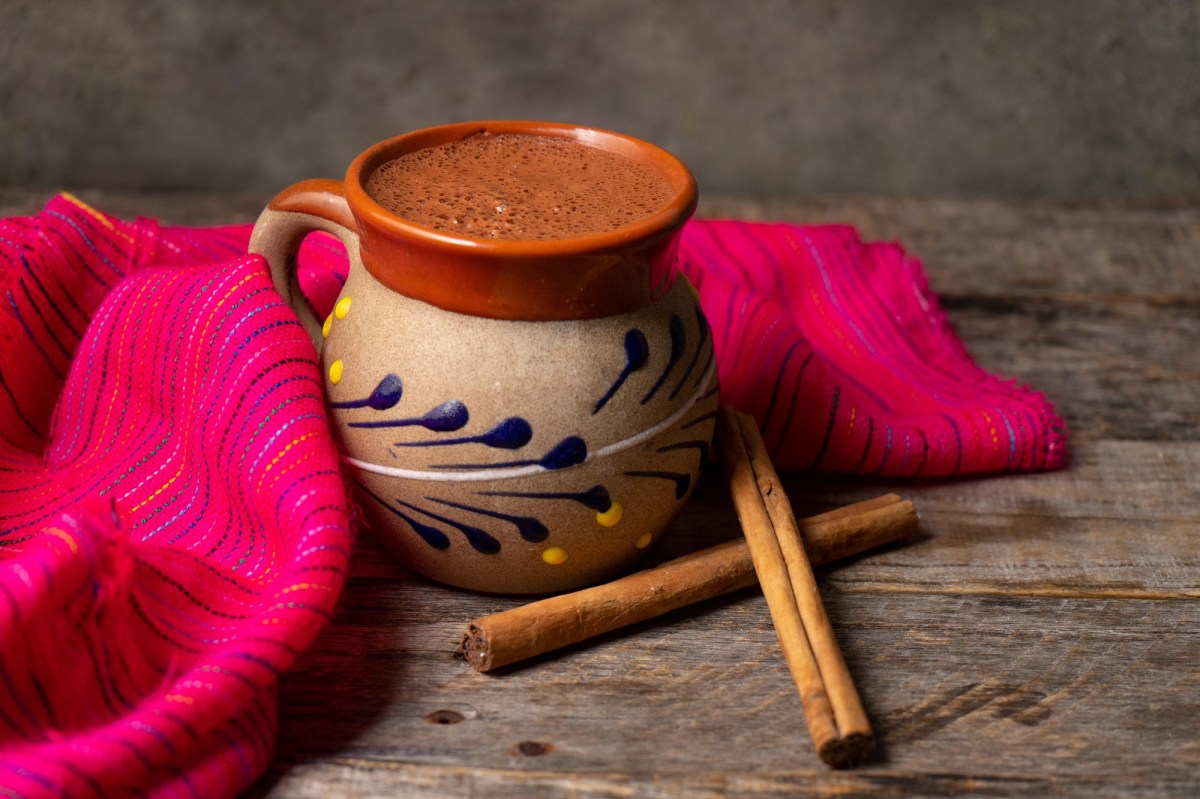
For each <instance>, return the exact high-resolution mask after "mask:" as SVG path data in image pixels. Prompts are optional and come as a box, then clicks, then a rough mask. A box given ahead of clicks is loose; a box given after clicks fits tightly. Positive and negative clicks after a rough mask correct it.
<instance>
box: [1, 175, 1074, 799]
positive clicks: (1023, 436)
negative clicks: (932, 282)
mask: <svg viewBox="0 0 1200 799" xmlns="http://www.w3.org/2000/svg"><path fill="white" fill-rule="evenodd" d="M249 234H250V226H249V225H239V226H230V227H221V228H207V229H188V228H176V227H164V226H159V225H158V224H156V223H155V222H153V221H151V220H144V219H143V220H138V221H136V222H123V221H121V220H118V219H115V218H112V217H110V216H107V215H105V214H102V213H100V212H98V211H96V210H94V209H92V208H89V207H88V206H86V205H84V204H83V203H80V202H79V201H78V200H76V199H74V198H71V197H68V196H63V197H58V198H55V199H54V200H52V201H51V202H50V203H49V205H47V207H46V208H45V210H44V211H42V212H41V213H39V214H37V215H35V216H32V217H26V218H15V219H9V220H4V221H2V222H0V606H3V607H0V786H4V787H6V788H8V789H9V792H10V793H12V794H13V795H18V796H25V797H30V796H93V795H95V796H120V795H142V796H164V797H165V796H189V797H197V796H200V797H220V796H230V795H233V794H236V793H237V792H239V791H241V790H242V789H244V788H245V787H247V786H248V785H249V784H250V783H251V782H252V781H253V780H254V779H255V778H256V777H257V775H258V774H260V773H261V771H262V770H263V769H264V768H265V767H266V764H267V762H268V759H269V758H270V754H271V751H272V747H273V743H274V733H275V725H276V722H275V718H276V716H275V712H276V707H275V689H276V687H277V685H278V680H279V678H280V676H281V675H282V674H283V673H284V672H285V671H286V670H287V669H288V668H289V666H290V665H291V664H292V663H293V661H294V660H295V658H296V657H297V656H298V655H299V654H300V653H301V652H302V651H303V650H304V649H305V648H306V647H307V646H308V645H309V644H310V643H311V642H312V640H313V637H314V636H315V635H316V633H317V632H318V631H319V630H320V628H321V627H322V625H323V624H324V623H325V622H326V621H327V620H328V618H329V615H330V612H331V610H332V608H333V606H334V603H335V602H336V600H337V597H338V594H339V592H340V590H341V586H342V582H343V580H344V576H345V572H346V567H347V561H348V557H349V551H350V547H351V544H352V529H351V516H350V512H349V507H350V501H349V499H348V497H347V494H346V491H345V487H344V483H343V481H342V479H341V476H340V474H339V471H338V460H337V453H336V449H335V446H334V444H333V441H332V436H331V434H330V431H329V429H328V426H327V423H326V417H325V415H324V411H323V408H322V405H321V389H320V382H319V376H318V373H317V367H316V363H315V358H314V353H313V350H312V346H311V344H310V342H309V341H308V339H307V338H306V336H305V334H304V333H303V331H302V330H301V328H300V326H299V324H298V323H297V321H296V319H295V317H294V315H293V314H292V313H291V311H290V310H289V309H288V308H287V307H286V306H284V305H283V304H282V303H281V301H280V299H279V297H278V296H277V295H276V294H275V292H274V291H273V290H272V289H271V283H270V279H269V277H268V275H267V272H266V269H265V266H264V264H263V263H262V260H261V259H260V258H258V257H257V256H248V255H246V254H245V252H246V245H247V242H248V239H249ZM680 265H681V268H682V269H683V271H684V272H685V273H686V274H687V275H688V276H689V278H690V279H691V280H692V282H693V284H694V285H695V286H696V288H697V290H698V292H699V295H700V301H701V304H702V306H703V308H704V310H705V313H706V314H707V316H708V319H709V322H710V329H711V330H712V333H713V339H714V343H715V346H716V349H717V354H718V363H719V369H720V376H721V385H722V388H721V392H722V398H723V400H724V401H726V402H729V403H731V404H733V405H735V406H737V407H739V408H741V409H743V410H745V411H747V412H750V413H752V414H753V415H754V416H755V417H756V418H757V419H758V421H759V424H760V426H761V427H762V429H763V431H764V435H765V438H766V440H767V443H768V446H770V447H771V449H772V452H773V456H774V457H775V459H776V461H777V462H778V464H779V465H780V466H781V467H782V468H790V469H817V470H825V471H842V472H859V473H866V474H882V475H892V476H901V475H920V476H946V475H955V474H967V473H979V472H996V471H1004V470H1013V469H1041V468H1053V467H1057V466H1060V465H1062V463H1063V457H1064V447H1063V433H1062V423H1061V420H1059V419H1058V417H1057V416H1055V414H1054V412H1053V410H1052V409H1051V408H1050V406H1049V404H1048V403H1047V402H1046V401H1045V400H1044V399H1043V398H1042V397H1041V396H1040V395H1039V394H1036V393H1035V392H1032V391H1030V390H1028V389H1025V388H1021V387H1019V386H1017V385H1015V384H1014V383H1011V382H1004V381H1001V380H998V379H996V378H994V377H991V376H989V375H988V374H986V373H985V372H983V371H982V370H980V369H979V368H978V367H977V366H975V365H974V364H973V362H972V361H971V359H970V357H969V356H968V354H967V352H966V350H965V348H964V347H963V345H962V344H961V343H960V342H959V340H958V339H957V338H956V337H955V336H954V334H953V332H952V331H951V330H950V328H949V325H948V324H947V322H946V319H945V316H944V314H943V313H942V312H941V311H940V309H939V306H938V303H937V300H936V298H935V297H934V296H933V294H932V293H931V292H930V291H929V289H928V287H927V285H926V281H925V278H924V276H923V274H922V271H921V268H920V265H919V264H918V263H917V262H916V261H915V260H912V259H910V258H907V257H906V256H905V255H904V253H903V252H902V251H901V250H900V248H899V247H897V246H895V245H883V244H865V243H863V242H862V241H861V240H860V239H859V238H858V237H857V235H856V234H855V232H854V231H853V230H852V229H851V228H847V227H836V226H825V227H813V226H808V227H805V226H794V225H764V224H754V223H746V222H731V221H726V222H706V221H696V222H692V223H691V224H689V226H688V227H687V228H686V229H685V231H684V235H683V241H682V245H681V249H680ZM299 271H300V281H301V285H302V287H303V288H304V290H305V292H306V294H307V296H308V297H309V299H310V301H311V302H312V303H313V305H314V306H315V307H316V308H317V310H318V312H319V313H321V314H322V315H324V314H325V313H327V312H328V310H329V309H330V308H331V307H332V305H333V302H334V300H335V298H336V296H337V294H338V291H339V290H340V288H341V285H342V283H343V282H344V281H345V277H346V260H345V253H344V251H342V250H341V248H340V245H337V244H336V242H335V241H334V240H333V239H332V238H330V237H328V236H325V235H324V234H315V235H313V236H309V237H308V238H307V239H306V240H305V242H304V244H303V245H302V247H301V250H300V255H299Z"/></svg>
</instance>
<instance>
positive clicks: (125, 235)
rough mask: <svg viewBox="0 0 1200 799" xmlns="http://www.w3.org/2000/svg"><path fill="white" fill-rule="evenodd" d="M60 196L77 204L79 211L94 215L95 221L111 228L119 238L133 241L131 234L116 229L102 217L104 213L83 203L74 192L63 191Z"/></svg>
mask: <svg viewBox="0 0 1200 799" xmlns="http://www.w3.org/2000/svg"><path fill="white" fill-rule="evenodd" d="M62 196H63V197H64V198H65V199H67V200H69V201H70V202H72V203H73V204H75V205H76V206H77V207H78V208H79V209H80V210H81V211H85V212H87V213H88V214H89V215H90V216H92V217H94V218H95V219H96V221H97V222H99V223H100V224H102V225H104V226H105V227H106V228H108V229H109V230H111V231H112V232H113V233H116V234H117V235H118V236H120V237H121V238H123V239H125V241H133V236H130V235H129V234H128V233H126V232H125V231H123V230H118V229H117V228H116V227H115V226H114V225H113V223H112V222H109V221H108V220H107V219H106V218H105V217H104V214H102V213H100V212H99V211H97V210H96V209H95V208H93V207H92V206H90V205H88V204H87V203H85V202H84V201H83V200H81V199H79V198H78V197H76V196H75V195H74V194H71V193H70V192H63V195H62Z"/></svg>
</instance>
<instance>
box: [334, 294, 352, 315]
mask: <svg viewBox="0 0 1200 799" xmlns="http://www.w3.org/2000/svg"><path fill="white" fill-rule="evenodd" d="M333 312H334V313H335V314H337V318H338V319H345V318H346V314H348V313H350V298H349V297H342V298H341V299H340V300H338V301H337V305H335V306H333Z"/></svg>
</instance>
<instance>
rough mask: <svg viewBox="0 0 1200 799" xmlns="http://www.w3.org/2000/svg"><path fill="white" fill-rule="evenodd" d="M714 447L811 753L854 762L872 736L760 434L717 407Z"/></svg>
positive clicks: (831, 761) (843, 763)
mask: <svg viewBox="0 0 1200 799" xmlns="http://www.w3.org/2000/svg"><path fill="white" fill-rule="evenodd" d="M717 443H718V447H719V449H720V452H721V463H722V466H723V467H724V469H725V474H726V478H727V480H728V481H729V487H730V492H731V494H732V495H733V503H734V507H735V508H736V509H737V513H738V518H739V520H740V521H741V524H742V532H743V533H744V534H745V536H746V542H747V543H748V544H749V546H750V554H751V556H752V558H753V560H754V569H755V571H756V572H757V573H758V579H759V584H760V585H761V586H762V590H763V595H764V596H765V597H766V600H767V607H768V609H769V610H770V612H771V619H772V621H773V622H774V624H775V631H776V633H777V635H778V636H779V643H780V647H781V648H782V650H783V654H784V657H785V659H786V660H787V664H788V668H789V670H790V671H791V672H792V678H793V680H794V681H795V683H796V687H797V689H799V691H800V702H801V704H802V706H803V707H804V715H805V718H806V720H807V721H808V729H809V733H810V734H811V735H812V739H813V744H814V746H815V747H816V750H817V754H818V755H819V756H820V758H821V760H823V761H824V762H825V763H826V764H828V765H830V766H833V767H835V768H846V767H849V766H854V765H857V764H858V763H861V762H862V761H863V760H864V759H865V758H866V756H867V754H868V753H869V752H870V750H871V748H872V747H873V745H874V736H873V734H872V732H871V727H870V723H869V722H868V721H867V717H866V712H865V711H864V710H863V707H862V702H861V700H860V699H859V697H858V691H857V689H855V687H854V681H853V679H852V678H851V677H850V673H849V670H848V669H847V668H846V663H845V660H844V659H843V658H842V654H841V650H840V649H839V648H838V644H837V639H836V637H835V636H834V634H833V628H832V626H831V625H830V623H829V618H828V617H827V616H826V614H825V609H824V606H823V605H822V603H821V597H820V594H819V593H818V590H817V584H816V579H815V578H814V576H813V571H812V565H811V563H810V562H809V559H808V557H807V555H806V554H805V550H804V545H803V542H802V540H801V535H800V531H799V526H798V525H797V523H796V520H795V517H794V516H793V514H792V510H791V505H790V504H789V503H788V501H787V496H786V495H785V494H784V492H783V488H782V486H781V484H780V482H779V476H778V474H776V472H775V468H774V466H772V464H771V459H770V457H769V456H768V454H767V450H766V447H765V446H764V444H763V441H762V436H761V435H760V434H759V432H758V428H757V426H756V425H755V423H754V420H753V419H751V418H750V417H748V416H745V415H744V414H739V413H737V412H736V411H733V410H732V409H731V408H728V407H722V408H721V409H720V412H719V414H718V417H717Z"/></svg>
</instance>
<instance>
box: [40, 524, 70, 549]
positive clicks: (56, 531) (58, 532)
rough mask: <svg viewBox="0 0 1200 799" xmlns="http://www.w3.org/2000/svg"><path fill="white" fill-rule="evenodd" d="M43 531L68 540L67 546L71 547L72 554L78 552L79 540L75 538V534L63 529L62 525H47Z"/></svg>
mask: <svg viewBox="0 0 1200 799" xmlns="http://www.w3.org/2000/svg"><path fill="white" fill-rule="evenodd" d="M42 532H43V533H44V534H46V535H52V536H54V537H55V538H59V539H62V540H63V541H65V542H66V544H67V547H68V548H70V550H71V554H72V555H75V554H78V552H79V542H78V541H76V540H75V536H73V535H71V534H70V533H68V532H67V531H66V530H64V529H62V528H61V527H47V528H45V529H44V530H42Z"/></svg>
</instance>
